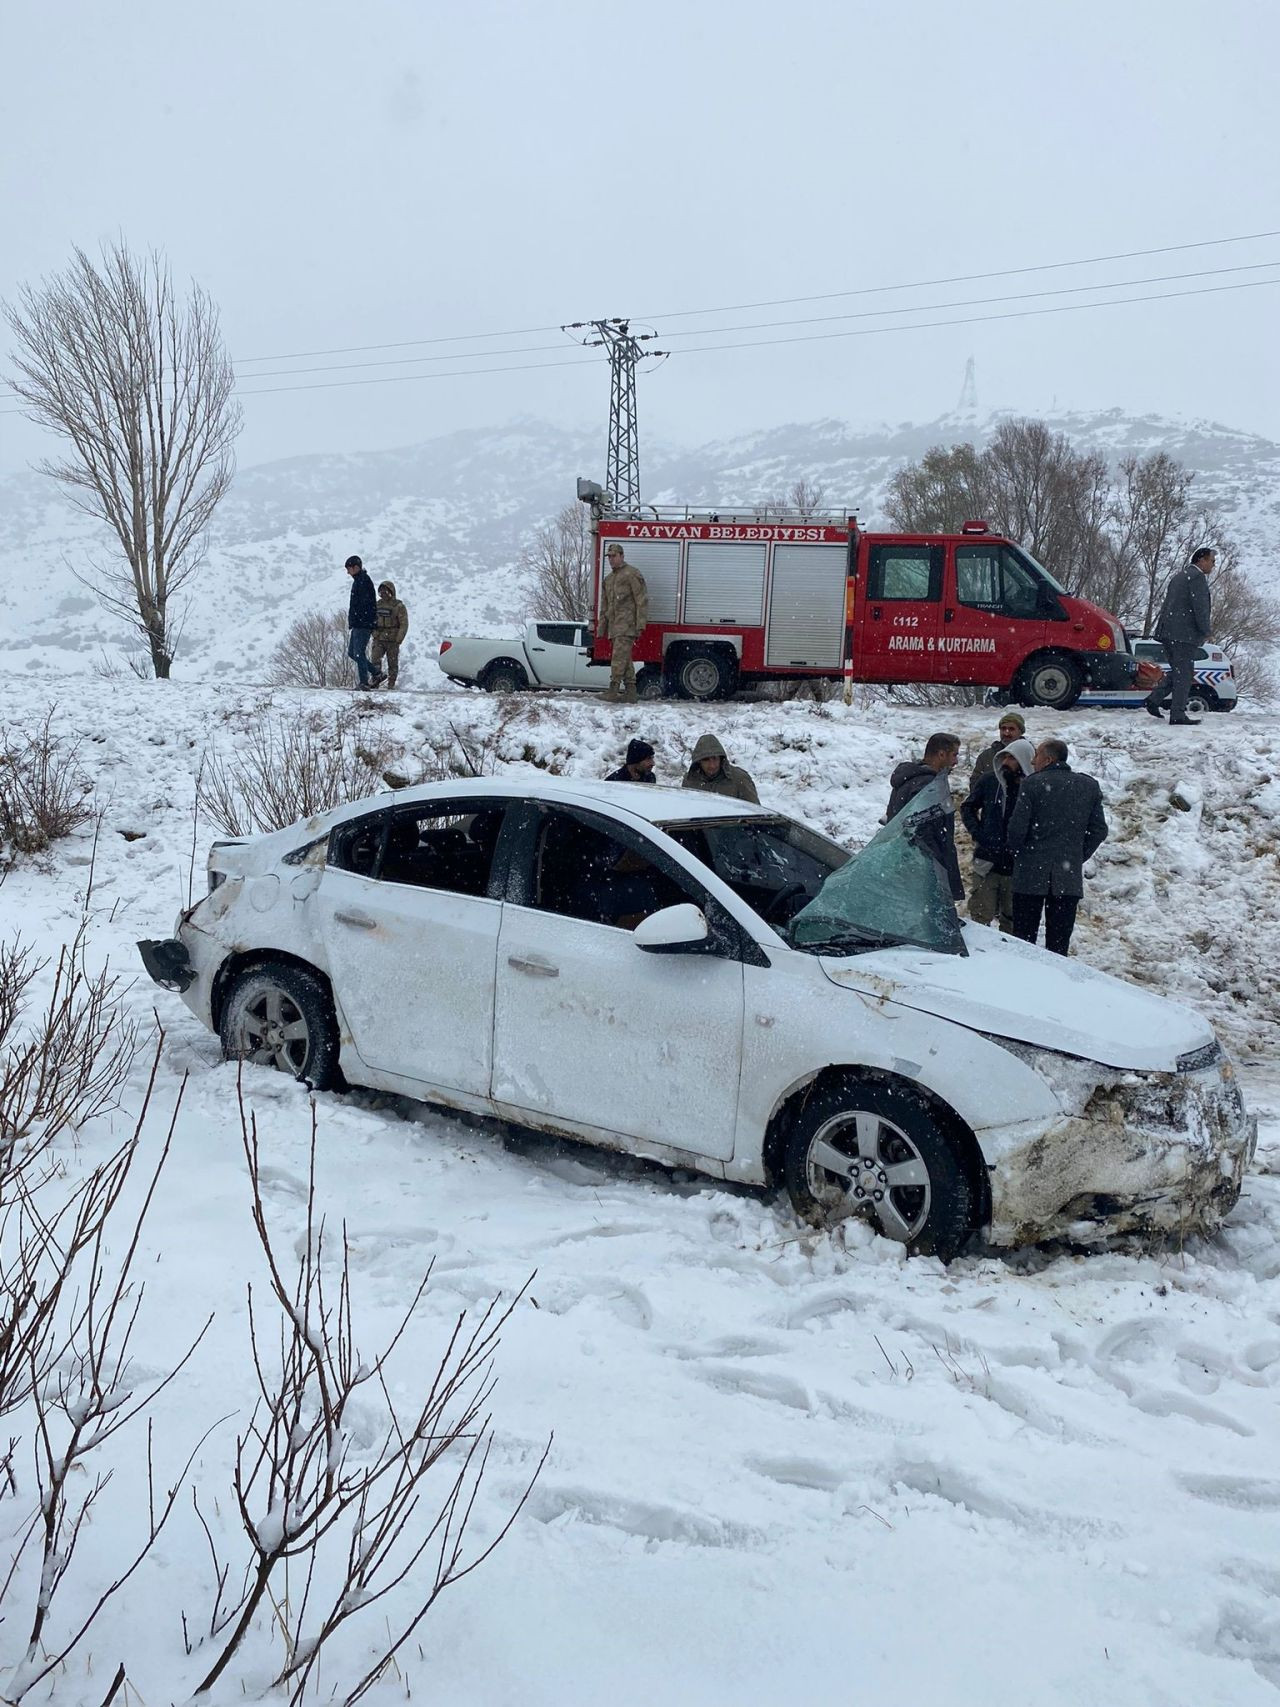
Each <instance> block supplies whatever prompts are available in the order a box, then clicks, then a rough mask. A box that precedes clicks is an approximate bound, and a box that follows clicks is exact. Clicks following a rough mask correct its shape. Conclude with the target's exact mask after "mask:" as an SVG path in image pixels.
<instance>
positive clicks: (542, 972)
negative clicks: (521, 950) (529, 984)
mask: <svg viewBox="0 0 1280 1707" xmlns="http://www.w3.org/2000/svg"><path fill="white" fill-rule="evenodd" d="M507 965H508V966H514V967H515V969H516V971H517V972H530V973H532V974H533V976H534V977H535V978H558V977H559V976H560V968H559V967H558V966H553V965H552V964H551V962H550V961H549V960H525V959H523V958H522V957H521V956H520V955H518V954H509V955H508V956H507Z"/></svg>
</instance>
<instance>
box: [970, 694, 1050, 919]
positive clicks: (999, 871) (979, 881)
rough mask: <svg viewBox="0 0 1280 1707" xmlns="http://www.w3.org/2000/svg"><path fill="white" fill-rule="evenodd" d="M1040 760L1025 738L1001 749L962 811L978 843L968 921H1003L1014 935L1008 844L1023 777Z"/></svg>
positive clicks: (1010, 855)
mask: <svg viewBox="0 0 1280 1707" xmlns="http://www.w3.org/2000/svg"><path fill="white" fill-rule="evenodd" d="M1001 727H1003V724H1002V725H1001ZM1035 756H1036V751H1035V748H1034V747H1033V746H1032V745H1031V743H1030V741H1028V740H1026V739H1024V738H1021V737H1019V738H1017V739H1015V740H1011V741H1010V742H1009V744H1008V746H1006V747H1000V748H998V749H997V752H996V759H995V766H994V768H993V769H992V770H989V771H988V772H987V773H986V775H985V776H983V777H980V778H979V780H978V782H977V784H976V785H975V786H974V787H973V788H971V789H970V791H969V798H968V799H967V800H966V801H965V803H964V805H963V806H961V808H960V816H961V818H963V820H964V825H965V828H966V829H967V830H968V832H969V834H970V835H971V836H972V837H973V842H974V851H973V876H974V884H973V888H972V890H971V891H970V894H969V917H970V918H971V919H972V920H973V921H974V923H975V924H979V925H989V924H990V923H991V922H992V920H993V919H998V920H999V922H1000V929H1001V930H1002V931H1005V932H1007V933H1010V934H1011V933H1012V931H1013V850H1012V849H1011V848H1010V846H1009V840H1008V832H1009V820H1010V818H1012V817H1013V809H1014V807H1015V806H1016V805H1017V803H1018V791H1019V789H1020V788H1021V786H1022V779H1023V777H1024V776H1030V775H1031V772H1032V770H1033V769H1034V768H1035Z"/></svg>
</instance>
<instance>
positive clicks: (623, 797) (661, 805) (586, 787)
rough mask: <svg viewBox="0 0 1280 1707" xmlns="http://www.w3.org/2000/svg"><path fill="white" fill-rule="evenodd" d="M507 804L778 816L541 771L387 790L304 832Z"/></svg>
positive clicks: (672, 817) (742, 804)
mask: <svg viewBox="0 0 1280 1707" xmlns="http://www.w3.org/2000/svg"><path fill="white" fill-rule="evenodd" d="M467 799H477V800H479V799H484V800H493V799H512V800H549V801H561V802H564V803H565V804H571V805H574V806H597V807H607V808H609V809H610V810H611V811H614V812H617V811H624V812H626V813H628V814H629V815H630V816H632V817H634V818H641V819H644V820H645V821H646V822H648V823H650V824H683V823H688V822H689V821H690V820H691V819H697V820H698V821H699V822H705V821H706V820H707V819H709V818H751V817H760V818H776V817H777V816H778V813H777V812H776V811H773V810H770V809H769V808H768V807H764V806H752V805H751V804H750V803H749V802H747V801H744V800H730V799H726V798H725V797H724V796H723V795H720V794H711V793H708V792H705V791H704V790H702V789H692V788H689V789H684V788H663V787H660V786H658V785H656V784H646V783H635V782H596V781H592V780H586V779H582V778H579V777H559V776H548V775H547V774H546V772H544V771H532V772H530V773H527V774H524V775H521V774H516V775H511V774H508V775H506V776H478V777H459V778H457V779H456V780H455V781H452V782H426V783H420V784H418V785H417V786H416V787H413V788H399V789H388V790H386V791H385V792H384V793H381V794H371V795H366V796H365V798H364V799H363V800H352V801H349V802H348V803H347V804H346V805H345V806H337V807H334V809H333V810H332V811H331V812H323V813H320V814H319V815H318V816H316V817H315V818H310V819H308V820H307V822H306V825H305V826H304V827H305V829H306V830H307V832H308V833H309V834H312V835H314V834H315V833H316V832H317V831H319V830H323V829H327V828H328V826H329V825H330V824H341V823H343V822H345V821H346V820H347V819H348V818H359V817H361V816H362V815H363V814H364V813H366V812H375V811H381V810H385V809H386V808H387V807H389V806H392V805H395V806H413V805H416V804H418V803H419V802H420V803H421V804H423V805H430V804H432V803H433V802H435V801H437V800H459V801H461V800H467Z"/></svg>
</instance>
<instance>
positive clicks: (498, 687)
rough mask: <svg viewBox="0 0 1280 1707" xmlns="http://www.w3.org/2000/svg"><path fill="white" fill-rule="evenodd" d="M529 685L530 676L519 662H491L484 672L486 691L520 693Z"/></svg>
mask: <svg viewBox="0 0 1280 1707" xmlns="http://www.w3.org/2000/svg"><path fill="white" fill-rule="evenodd" d="M528 685H529V678H528V676H526V675H525V673H524V671H523V670H522V669H521V668H520V666H519V664H512V663H510V662H508V661H505V660H503V661H501V662H499V663H496V664H490V666H489V668H488V669H487V670H486V671H485V673H484V689H485V692H486V693H520V692H521V691H522V690H523V689H525V688H527V687H528Z"/></svg>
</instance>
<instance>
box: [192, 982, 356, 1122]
mask: <svg viewBox="0 0 1280 1707" xmlns="http://www.w3.org/2000/svg"><path fill="white" fill-rule="evenodd" d="M218 1035H219V1037H220V1038H221V1040H222V1054H223V1058H224V1060H227V1061H252V1062H254V1063H255V1064H256V1065H258V1066H264V1067H276V1068H277V1069H278V1070H279V1071H280V1072H283V1073H288V1074H289V1075H290V1077H292V1078H295V1079H300V1080H301V1081H302V1082H303V1083H304V1084H308V1085H310V1086H311V1087H312V1088H313V1089H314V1090H317V1091H327V1090H332V1089H334V1088H335V1087H336V1086H338V1085H340V1083H341V1074H340V1072H339V1069H338V1027H337V1024H336V1023H335V1020H334V1013H333V1002H332V1000H331V999H330V996H329V992H328V990H327V989H326V988H325V986H324V984H323V983H322V982H321V981H320V979H319V978H318V977H317V976H316V975H315V974H314V973H312V972H307V971H306V970H305V969H304V968H303V967H301V966H290V965H288V964H286V963H285V962H283V961H270V960H269V961H264V962H260V963H259V964H258V965H256V966H250V967H248V968H247V969H246V970H245V971H243V972H241V973H240V974H239V976H238V977H237V978H236V979H235V981H234V982H233V983H232V985H231V988H230V989H229V990H228V991H227V995H226V999H225V1001H224V1002H223V1004H222V1015H221V1019H220V1022H219V1025H218Z"/></svg>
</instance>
